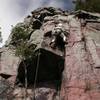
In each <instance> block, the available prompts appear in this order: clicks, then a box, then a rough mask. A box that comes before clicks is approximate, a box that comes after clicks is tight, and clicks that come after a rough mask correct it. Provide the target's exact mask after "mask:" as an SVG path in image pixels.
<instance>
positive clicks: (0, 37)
mask: <svg viewBox="0 0 100 100" xmlns="http://www.w3.org/2000/svg"><path fill="white" fill-rule="evenodd" d="M0 29H1V27H0ZM1 42H2V36H1V31H0V43H1Z"/></svg>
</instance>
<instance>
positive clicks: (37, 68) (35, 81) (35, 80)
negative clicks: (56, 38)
mask: <svg viewBox="0 0 100 100" xmlns="http://www.w3.org/2000/svg"><path fill="white" fill-rule="evenodd" d="M40 54H41V53H40V49H39V53H38V57H37V66H36V73H35V79H34V86H33V97H34V98H33V99H34V100H35V88H36V83H37V77H38V70H39V61H40Z"/></svg>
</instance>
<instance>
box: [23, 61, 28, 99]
mask: <svg viewBox="0 0 100 100" xmlns="http://www.w3.org/2000/svg"><path fill="white" fill-rule="evenodd" d="M23 64H24V69H25V97H24V99H25V100H27V87H28V80H27V66H26V64H25V62H24V61H23Z"/></svg>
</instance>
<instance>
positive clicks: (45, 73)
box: [15, 49, 64, 86]
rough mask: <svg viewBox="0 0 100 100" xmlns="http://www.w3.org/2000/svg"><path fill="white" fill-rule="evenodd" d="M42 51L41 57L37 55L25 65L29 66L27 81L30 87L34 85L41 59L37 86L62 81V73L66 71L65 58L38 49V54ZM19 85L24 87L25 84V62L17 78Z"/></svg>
mask: <svg viewBox="0 0 100 100" xmlns="http://www.w3.org/2000/svg"><path fill="white" fill-rule="evenodd" d="M39 51H40V56H38V55H36V56H35V57H33V58H32V59H31V60H26V61H24V62H25V65H26V66H27V80H28V86H30V85H33V84H34V80H35V75H36V68H37V60H38V57H39V64H38V65H39V66H38V75H37V80H36V81H37V84H39V83H41V82H55V81H57V82H58V83H59V82H60V81H61V77H62V72H63V69H64V58H63V57H61V56H58V55H56V54H54V53H52V52H50V51H47V50H44V49H38V50H37V51H36V52H37V54H38V53H39ZM19 83H21V84H22V86H24V84H25V70H24V64H23V61H22V62H21V63H20V65H19V68H18V75H17V78H16V83H15V84H16V85H18V84H19Z"/></svg>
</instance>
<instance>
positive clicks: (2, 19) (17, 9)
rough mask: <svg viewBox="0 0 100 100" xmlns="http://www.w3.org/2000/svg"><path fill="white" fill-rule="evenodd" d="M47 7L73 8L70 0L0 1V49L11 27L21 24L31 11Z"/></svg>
mask: <svg viewBox="0 0 100 100" xmlns="http://www.w3.org/2000/svg"><path fill="white" fill-rule="evenodd" d="M49 6H52V7H56V8H62V9H63V10H72V9H73V8H74V6H73V4H72V0H0V27H1V30H0V31H1V32H2V37H3V42H2V43H1V44H0V47H1V46H3V45H4V44H5V41H6V40H7V39H8V36H9V35H10V33H11V28H12V25H13V26H15V25H16V24H17V23H18V22H22V21H23V19H24V18H25V17H26V16H27V15H29V14H30V12H31V11H33V10H35V9H37V8H39V7H49Z"/></svg>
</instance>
